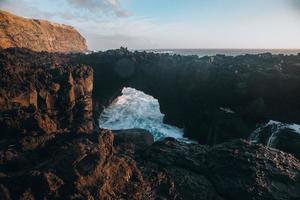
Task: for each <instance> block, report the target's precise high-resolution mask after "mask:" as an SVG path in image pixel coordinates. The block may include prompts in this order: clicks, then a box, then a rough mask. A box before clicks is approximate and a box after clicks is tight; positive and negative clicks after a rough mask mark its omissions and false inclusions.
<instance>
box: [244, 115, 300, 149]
mask: <svg viewBox="0 0 300 200" xmlns="http://www.w3.org/2000/svg"><path fill="white" fill-rule="evenodd" d="M267 127H270V128H271V135H270V136H269V137H268V140H267V142H266V145H267V146H269V147H273V146H274V143H275V141H276V139H277V136H278V134H279V133H280V131H282V130H284V129H289V130H291V131H292V132H294V133H297V134H300V125H298V124H287V123H282V122H278V121H273V120H271V121H269V122H268V123H267V124H265V125H262V126H260V127H259V128H257V129H256V130H255V131H253V133H252V134H251V135H250V138H249V140H250V142H252V143H258V142H259V139H260V137H261V134H262V132H263V130H264V129H266V128H267Z"/></svg>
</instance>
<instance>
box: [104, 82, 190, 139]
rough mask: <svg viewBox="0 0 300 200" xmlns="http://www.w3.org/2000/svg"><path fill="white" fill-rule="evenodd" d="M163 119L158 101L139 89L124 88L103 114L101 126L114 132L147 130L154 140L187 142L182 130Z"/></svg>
mask: <svg viewBox="0 0 300 200" xmlns="http://www.w3.org/2000/svg"><path fill="white" fill-rule="evenodd" d="M163 118H164V114H162V113H161V111H160V106H159V101H158V100H157V99H155V98H154V97H152V96H150V95H147V94H145V93H144V92H142V91H139V90H137V89H134V88H131V87H124V88H123V89H122V95H121V96H119V97H117V98H116V99H115V100H114V101H113V102H112V103H111V104H110V105H109V106H108V107H107V108H105V109H104V110H103V112H102V113H101V115H100V118H99V126H100V127H101V128H107V129H112V130H120V129H133V128H141V129H145V130H148V131H149V132H151V133H152V135H153V137H154V140H160V139H163V138H166V137H173V138H176V139H178V140H187V139H185V138H184V137H183V130H182V129H180V128H178V127H175V126H171V125H169V124H165V123H164V122H163Z"/></svg>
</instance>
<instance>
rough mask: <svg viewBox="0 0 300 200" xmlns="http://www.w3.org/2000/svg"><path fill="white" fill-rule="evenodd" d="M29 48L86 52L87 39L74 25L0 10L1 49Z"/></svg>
mask: <svg viewBox="0 0 300 200" xmlns="http://www.w3.org/2000/svg"><path fill="white" fill-rule="evenodd" d="M10 47H21V48H28V49H31V50H34V51H48V52H85V51H87V45H86V41H85V39H84V38H83V37H82V36H81V35H80V33H78V31H76V30H75V29H74V28H73V27H71V26H67V25H63V24H56V23H53V22H49V21H46V20H37V19H26V18H23V17H18V16H16V15H13V14H11V13H9V12H6V11H2V10H0V49H6V48H10Z"/></svg>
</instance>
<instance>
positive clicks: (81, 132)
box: [0, 48, 300, 200]
mask: <svg viewBox="0 0 300 200" xmlns="http://www.w3.org/2000/svg"><path fill="white" fill-rule="evenodd" d="M299 63H300V55H298V56H283V55H271V54H262V55H246V56H238V57H226V56H215V57H204V58H198V57H193V56H187V57H185V56H177V55H175V56H170V55H167V54H163V55H158V54H153V53H145V52H130V51H128V50H126V49H124V48H121V49H119V50H112V51H106V52H98V53H92V54H89V55H85V54H60V53H46V52H33V51H30V50H27V49H6V50H1V51H0V85H1V90H0V111H1V114H0V130H1V134H0V138H1V140H0V199H200V200H201V199H203V200H204V199H205V200H206V199H208V200H209V199H211V200H225V199H237V200H238V199H246V200H247V199H249V200H250V199H251V200H253V199H257V200H260V199H266V200H268V199H270V200H271V199H275V200H287V199H288V200H290V199H291V200H296V199H300V189H299V188H300V161H299V160H298V159H297V158H295V157H294V156H293V155H291V154H288V153H285V152H283V151H280V150H276V149H273V148H269V147H266V146H264V145H262V144H251V143H250V142H248V141H246V140H243V139H240V138H244V139H246V138H248V137H249V135H250V133H251V132H252V131H253V130H255V128H256V125H257V124H259V123H265V122H267V121H268V120H270V119H274V120H278V121H283V122H293V123H299V120H300V116H299V115H300V111H299V109H300V106H299V104H300V96H299V92H297V91H299V89H300V88H299V87H300V70H299ZM124 86H130V87H133V88H136V89H139V90H142V91H144V92H145V93H147V94H150V95H152V96H154V97H155V98H157V99H158V100H159V102H160V105H161V111H162V112H163V113H164V114H166V119H165V120H166V121H167V122H169V123H172V124H175V125H177V126H179V127H183V128H184V129H185V134H186V136H188V137H190V138H193V139H196V140H197V141H199V142H200V143H201V144H186V143H182V142H178V141H176V140H174V139H172V138H166V139H165V140H163V141H158V142H155V143H153V138H152V136H151V134H150V133H149V132H146V131H144V130H120V131H116V132H111V131H108V130H99V128H98V124H96V123H95V119H97V117H99V113H101V112H102V110H103V108H104V107H106V106H107V105H109V103H110V102H111V101H112V100H113V99H114V98H115V97H116V96H118V95H119V94H120V92H121V90H122V88H123V87H124ZM224 142H225V143H224ZM216 144H217V145H216ZM283 150H284V149H283ZM292 153H293V152H292ZM294 155H297V154H296V153H294Z"/></svg>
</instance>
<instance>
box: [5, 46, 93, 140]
mask: <svg viewBox="0 0 300 200" xmlns="http://www.w3.org/2000/svg"><path fill="white" fill-rule="evenodd" d="M68 60H69V58H68V56H66V55H63V54H49V53H34V52H31V51H29V50H25V49H7V50H2V51H1V52H0V85H1V88H0V110H1V114H0V128H1V134H0V138H2V139H3V138H6V139H7V138H12V139H14V138H24V137H26V139H25V138H24V140H26V141H29V140H35V143H36V145H38V143H39V142H38V140H44V139H45V137H49V135H50V134H54V133H61V132H70V131H74V132H84V133H88V132H91V131H93V130H94V127H93V120H92V109H93V108H92V98H91V96H92V90H93V70H92V69H91V68H89V67H87V66H84V65H70V63H69V62H68ZM24 142H25V141H24ZM25 146H27V145H25Z"/></svg>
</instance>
